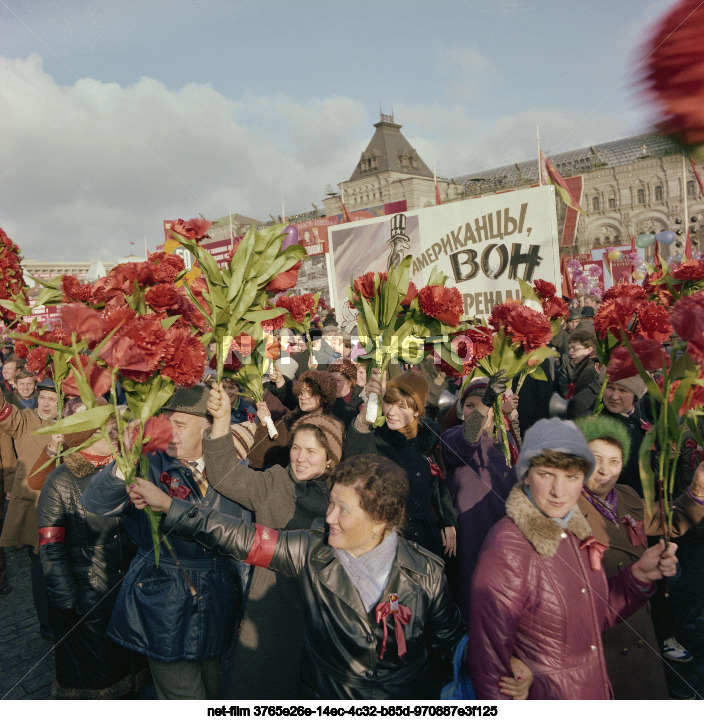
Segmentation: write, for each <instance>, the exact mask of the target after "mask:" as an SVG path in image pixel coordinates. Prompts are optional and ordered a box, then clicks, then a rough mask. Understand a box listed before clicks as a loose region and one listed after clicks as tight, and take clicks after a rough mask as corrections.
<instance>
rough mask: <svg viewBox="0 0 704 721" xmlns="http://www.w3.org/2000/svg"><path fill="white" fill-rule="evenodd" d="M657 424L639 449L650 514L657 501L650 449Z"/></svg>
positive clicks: (644, 496)
mask: <svg viewBox="0 0 704 721" xmlns="http://www.w3.org/2000/svg"><path fill="white" fill-rule="evenodd" d="M656 431H657V426H653V427H652V428H651V429H650V430H649V431H648V432H647V433H646V434H645V436H644V438H643V440H642V441H641V444H640V448H639V449H638V468H639V470H640V482H641V484H642V485H643V498H645V509H646V511H647V512H648V516H650V508H651V506H652V505H653V503H654V502H655V474H654V473H653V468H652V466H651V465H650V449H651V448H652V447H653V443H654V442H655V438H656Z"/></svg>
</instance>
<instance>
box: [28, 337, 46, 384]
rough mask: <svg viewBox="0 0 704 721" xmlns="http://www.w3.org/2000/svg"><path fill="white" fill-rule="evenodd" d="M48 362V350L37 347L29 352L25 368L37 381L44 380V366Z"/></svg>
mask: <svg viewBox="0 0 704 721" xmlns="http://www.w3.org/2000/svg"><path fill="white" fill-rule="evenodd" d="M48 360H49V349H48V348H44V347H42V346H39V347H37V348H33V349H32V350H31V351H29V354H28V355H27V361H26V363H25V368H26V369H27V370H28V371H29V372H30V373H34V375H35V376H36V378H37V380H38V381H42V380H44V375H45V373H46V364H47V362H48Z"/></svg>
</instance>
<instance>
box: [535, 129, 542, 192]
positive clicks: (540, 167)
mask: <svg viewBox="0 0 704 721" xmlns="http://www.w3.org/2000/svg"><path fill="white" fill-rule="evenodd" d="M535 139H536V142H537V143H538V185H540V186H541V187H542V185H543V167H542V165H543V163H542V161H543V159H542V157H541V156H540V128H539V127H538V126H537V125H536V126H535Z"/></svg>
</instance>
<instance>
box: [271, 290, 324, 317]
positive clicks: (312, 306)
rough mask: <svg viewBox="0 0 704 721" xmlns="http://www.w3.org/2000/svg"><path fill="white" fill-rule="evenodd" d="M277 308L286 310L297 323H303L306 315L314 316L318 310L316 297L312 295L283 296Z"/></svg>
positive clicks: (277, 303)
mask: <svg viewBox="0 0 704 721" xmlns="http://www.w3.org/2000/svg"><path fill="white" fill-rule="evenodd" d="M276 307H277V308H285V309H286V310H287V311H288V312H289V313H290V314H291V318H293V320H295V321H296V323H303V321H304V320H305V318H306V315H308V314H310V315H313V314H314V313H315V311H316V310H317V305H316V302H315V297H314V296H313V294H312V293H304V294H303V295H282V296H281V297H280V298H278V299H277V300H276Z"/></svg>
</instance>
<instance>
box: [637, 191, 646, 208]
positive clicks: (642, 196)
mask: <svg viewBox="0 0 704 721" xmlns="http://www.w3.org/2000/svg"><path fill="white" fill-rule="evenodd" d="M638 205H645V189H644V188H638Z"/></svg>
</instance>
